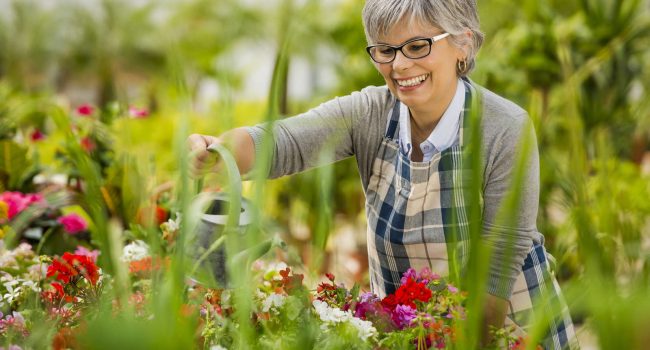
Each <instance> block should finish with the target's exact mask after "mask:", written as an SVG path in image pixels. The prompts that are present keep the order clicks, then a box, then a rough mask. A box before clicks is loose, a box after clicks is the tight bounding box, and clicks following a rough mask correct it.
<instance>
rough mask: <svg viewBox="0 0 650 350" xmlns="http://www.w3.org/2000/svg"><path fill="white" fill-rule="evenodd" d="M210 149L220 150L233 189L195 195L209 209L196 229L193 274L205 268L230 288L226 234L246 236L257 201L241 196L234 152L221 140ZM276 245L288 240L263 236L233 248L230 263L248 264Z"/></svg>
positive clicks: (214, 279) (200, 184)
mask: <svg viewBox="0 0 650 350" xmlns="http://www.w3.org/2000/svg"><path fill="white" fill-rule="evenodd" d="M208 150H209V151H210V152H213V153H219V156H220V157H221V158H222V160H223V162H224V164H225V165H226V168H227V169H228V178H229V187H230V190H231V191H232V192H231V193H230V194H229V193H225V192H216V193H202V194H199V195H198V196H197V197H196V198H195V201H198V202H201V203H202V204H203V205H201V206H200V207H202V208H207V209H205V210H204V211H202V212H201V215H200V220H199V223H198V224H197V227H196V231H195V234H196V240H195V243H194V244H193V245H192V247H193V252H192V253H191V255H192V256H193V257H194V261H195V264H194V268H193V269H192V273H191V275H192V276H193V277H198V276H197V275H196V274H195V272H197V270H199V269H201V270H202V271H203V272H207V273H208V274H209V276H208V279H212V280H213V281H214V282H216V283H217V287H221V288H228V287H230V284H231V283H230V282H231V281H230V278H229V276H228V268H227V262H228V257H227V256H226V238H227V236H228V235H229V234H231V239H237V240H243V239H246V235H247V234H250V232H249V229H250V227H251V224H252V222H253V217H254V215H253V205H252V203H251V202H249V201H248V200H246V199H245V198H242V197H241V177H240V174H239V170H238V169H237V165H236V163H235V160H234V159H233V158H232V155H231V154H230V152H229V151H228V150H227V149H226V148H225V147H223V146H221V145H218V144H213V145H211V146H209V147H208ZM202 185H203V184H202V180H198V183H197V188H198V189H201V188H202ZM205 204H207V205H205ZM273 247H281V248H285V243H284V242H283V241H282V240H281V239H280V238H279V237H277V236H274V237H272V238H267V239H263V240H262V241H261V242H259V243H256V244H255V245H253V246H250V247H246V249H243V250H241V251H236V252H233V256H232V257H231V258H230V263H231V264H235V265H236V266H246V265H245V264H250V263H252V262H253V261H254V260H255V259H258V258H259V257H261V256H262V255H264V254H265V253H267V252H268V251H269V250H270V249H271V248H273Z"/></svg>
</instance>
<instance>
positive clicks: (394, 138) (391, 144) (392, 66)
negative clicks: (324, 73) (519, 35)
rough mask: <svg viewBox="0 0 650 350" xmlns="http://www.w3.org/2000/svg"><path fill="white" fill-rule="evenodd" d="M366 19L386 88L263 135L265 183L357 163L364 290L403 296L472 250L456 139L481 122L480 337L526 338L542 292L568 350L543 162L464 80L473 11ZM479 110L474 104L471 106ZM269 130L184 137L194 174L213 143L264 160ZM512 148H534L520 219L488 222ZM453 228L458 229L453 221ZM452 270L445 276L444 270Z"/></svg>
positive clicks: (375, 4) (459, 6)
mask: <svg viewBox="0 0 650 350" xmlns="http://www.w3.org/2000/svg"><path fill="white" fill-rule="evenodd" d="M363 22H364V27H365V31H366V37H367V40H368V43H369V46H368V47H367V51H368V54H369V55H370V58H371V59H372V61H373V63H374V65H375V67H376V68H377V70H378V71H379V73H380V74H381V75H382V76H383V78H384V79H385V81H386V86H382V87H372V86H371V87H367V88H365V89H363V90H361V91H359V92H354V93H352V94H351V95H348V96H345V97H340V98H336V99H334V100H331V101H329V102H326V103H324V104H322V105H321V106H319V107H317V108H314V109H312V110H310V111H308V112H306V113H304V114H302V115H299V116H296V117H293V118H288V119H285V120H282V121H280V122H278V123H277V124H275V125H274V126H273V128H274V129H273V135H274V136H273V141H274V145H275V147H273V149H272V151H273V155H272V162H271V166H270V169H269V177H272V178H273V177H279V176H283V175H288V174H293V173H296V172H300V171H303V170H306V169H308V168H311V167H314V166H317V165H319V164H318V163H317V162H318V160H319V157H318V155H319V150H321V149H323V148H324V147H325V146H329V147H332V148H333V150H334V155H335V160H340V159H343V158H345V157H349V156H353V155H354V156H356V159H357V164H358V167H359V172H360V174H361V179H362V184H363V188H364V191H365V194H366V215H367V221H368V231H367V238H368V253H369V266H370V271H369V273H370V281H371V288H372V290H373V292H375V293H377V294H379V295H381V296H383V295H385V294H387V293H391V292H393V291H394V290H395V289H396V287H397V286H398V285H399V280H400V276H401V275H402V273H403V272H404V271H406V270H407V269H408V268H409V267H413V268H416V269H421V268H423V267H430V268H431V269H432V270H433V271H436V272H439V273H445V272H447V273H449V271H450V267H451V266H453V267H459V270H460V271H461V273H462V271H463V269H464V268H465V264H466V262H467V252H468V251H469V234H468V223H467V220H463V219H462V218H466V217H467V214H468V213H467V212H466V211H467V210H466V209H465V208H467V207H469V203H467V202H466V198H464V197H463V195H462V193H463V191H459V190H461V189H463V188H466V187H467V183H465V180H464V179H466V178H467V175H469V174H470V170H469V169H468V164H463V157H462V152H463V150H464V149H465V148H464V146H466V145H467V141H466V140H465V138H464V135H465V136H466V135H467V134H468V131H469V130H470V127H471V125H472V123H475V122H477V120H471V119H470V115H475V114H471V113H469V111H470V109H471V108H476V110H477V111H479V113H478V114H479V116H480V125H481V127H480V128H481V129H480V130H481V137H482V139H481V146H482V157H481V169H480V170H481V174H482V179H480V180H481V181H482V184H483V186H482V193H481V197H482V208H483V217H482V224H483V235H482V237H481V239H482V243H484V244H486V245H489V246H490V247H491V249H492V260H491V265H490V269H489V276H488V282H487V293H488V295H487V297H486V306H485V314H484V316H485V320H486V322H485V324H486V326H485V330H486V332H487V329H488V326H489V325H494V326H497V327H500V326H502V325H503V324H504V322H505V323H506V324H512V323H515V324H516V325H517V326H518V327H519V330H521V331H522V332H525V331H526V329H527V327H528V321H529V319H528V316H529V315H530V312H531V309H532V306H533V303H534V302H535V301H536V300H539V299H540V298H539V297H538V296H539V295H544V296H546V297H548V298H550V299H553V300H556V301H557V302H558V303H559V304H560V305H563V309H562V311H563V312H562V314H561V316H560V317H556V318H553V319H551V320H549V322H548V327H547V328H548V334H547V336H546V337H545V338H544V341H543V344H542V345H543V346H544V347H545V348H548V349H560V348H567V347H577V342H576V341H575V334H574V332H573V326H572V323H571V318H570V317H569V315H568V312H567V310H566V306H564V304H563V303H562V300H561V297H560V294H559V290H558V289H557V284H556V283H554V279H553V277H552V276H551V275H550V273H549V269H548V264H547V259H546V253H545V251H544V248H543V241H544V238H543V236H542V234H540V233H539V232H538V231H537V229H536V225H535V219H536V216H537V206H538V195H539V193H538V192H539V164H538V154H537V149H536V144H535V134H534V132H533V130H532V127H531V124H530V123H529V122H528V117H527V114H526V112H525V111H524V110H523V109H521V108H520V107H518V106H516V105H515V104H514V103H512V102H510V101H507V100H505V99H503V98H501V97H499V96H497V95H495V94H494V93H492V92H490V91H487V90H485V89H482V88H480V87H478V86H476V85H475V84H474V83H472V82H470V81H469V80H468V79H467V78H466V75H467V74H468V73H469V72H470V71H471V70H472V68H473V67H474V58H475V56H476V53H477V51H478V49H479V47H480V46H481V43H482V41H483V34H482V33H481V32H480V30H479V21H478V15H477V9H476V3H475V1H473V0H445V1H442V0H367V1H366V4H365V7H364V10H363ZM479 99H480V101H481V104H480V105H479V104H477V103H476V102H473V100H479ZM269 131H270V130H269V127H268V126H267V125H258V126H256V127H252V128H241V129H235V130H232V131H229V132H227V133H225V134H223V135H221V136H220V137H212V136H206V135H191V136H190V137H189V139H188V141H189V144H190V148H191V150H192V152H193V155H194V157H192V159H193V160H192V168H193V172H194V173H195V174H196V175H198V174H201V173H203V172H205V171H206V170H207V169H213V168H214V166H215V164H216V160H215V159H214V157H213V156H211V154H209V153H208V152H207V151H206V147H207V146H209V145H210V144H212V143H225V144H227V145H229V147H230V149H231V150H233V152H234V155H235V158H236V160H237V164H238V166H239V168H240V171H242V172H243V173H245V172H247V171H249V170H250V169H251V168H252V166H253V164H254V161H255V159H256V158H257V157H259V156H260V152H263V151H264V150H263V147H261V143H262V139H263V137H264V135H265V133H268V132H269ZM522 139H526V140H528V142H529V144H531V143H532V145H533V147H532V149H533V150H534V151H532V152H530V155H529V157H528V159H527V163H526V165H527V166H526V171H525V174H524V177H523V185H521V186H519V187H520V188H517V189H516V190H517V191H519V193H520V198H521V200H520V205H519V208H518V210H517V214H516V215H517V217H516V220H511V221H508V223H510V224H509V225H504V224H503V222H497V212H498V210H499V208H500V207H501V204H502V202H503V200H504V199H505V198H506V195H507V193H508V190H509V187H510V182H511V180H512V177H513V174H514V165H515V163H516V160H517V157H518V153H519V152H518V151H517V149H518V145H519V144H520V141H521V140H522ZM454 218H459V219H456V220H454ZM452 270H453V269H452Z"/></svg>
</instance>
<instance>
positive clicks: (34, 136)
mask: <svg viewBox="0 0 650 350" xmlns="http://www.w3.org/2000/svg"><path fill="white" fill-rule="evenodd" d="M29 138H30V139H31V140H32V142H37V141H41V140H43V139H44V138H45V134H43V132H41V130H39V129H35V130H34V131H33V132H32V133H31V134H30V135H29Z"/></svg>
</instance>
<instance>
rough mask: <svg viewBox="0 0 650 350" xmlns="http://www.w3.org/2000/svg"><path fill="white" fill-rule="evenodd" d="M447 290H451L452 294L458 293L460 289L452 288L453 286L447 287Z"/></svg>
mask: <svg viewBox="0 0 650 350" xmlns="http://www.w3.org/2000/svg"><path fill="white" fill-rule="evenodd" d="M447 289H449V291H450V292H451V293H458V288H456V287H454V286H452V285H451V284H449V285H447Z"/></svg>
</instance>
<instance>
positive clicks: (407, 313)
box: [391, 305, 417, 329]
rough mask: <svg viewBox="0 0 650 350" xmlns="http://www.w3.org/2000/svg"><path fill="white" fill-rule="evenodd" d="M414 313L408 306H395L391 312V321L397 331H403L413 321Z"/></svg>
mask: <svg viewBox="0 0 650 350" xmlns="http://www.w3.org/2000/svg"><path fill="white" fill-rule="evenodd" d="M416 315H417V314H416V311H415V309H414V308H412V307H410V306H408V305H397V306H396V307H395V310H393V314H392V315H391V316H392V319H393V321H394V322H395V324H396V325H397V327H398V328H399V329H404V328H405V327H408V326H409V325H410V324H411V321H413V319H415V316H416Z"/></svg>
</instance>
